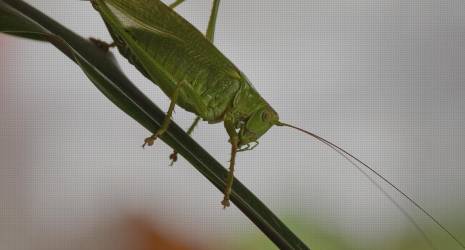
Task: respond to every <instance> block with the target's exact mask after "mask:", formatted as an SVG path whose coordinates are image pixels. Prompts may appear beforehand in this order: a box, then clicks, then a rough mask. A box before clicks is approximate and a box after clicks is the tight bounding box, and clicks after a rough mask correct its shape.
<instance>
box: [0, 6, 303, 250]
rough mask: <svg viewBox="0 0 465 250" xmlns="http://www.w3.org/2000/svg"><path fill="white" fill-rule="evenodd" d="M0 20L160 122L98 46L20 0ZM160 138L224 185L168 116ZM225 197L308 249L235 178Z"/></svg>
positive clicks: (125, 105)
mask: <svg viewBox="0 0 465 250" xmlns="http://www.w3.org/2000/svg"><path fill="white" fill-rule="evenodd" d="M0 21H1V22H0V32H3V33H8V34H13V35H17V36H21V37H27V38H33V39H38V40H46V41H49V42H51V43H52V44H53V45H55V46H56V47H57V48H58V49H60V50H61V51H62V52H63V53H64V54H66V55H67V56H68V57H69V58H70V59H72V60H73V61H75V62H76V63H77V64H78V65H79V66H80V67H81V68H82V70H83V71H84V72H85V73H86V75H87V76H88V77H89V79H90V80H91V81H92V82H93V83H94V84H95V86H96V87H97V88H98V89H99V90H100V91H101V92H102V93H103V94H104V95H105V96H106V97H107V98H108V99H110V100H111V101H112V102H113V103H114V104H115V105H116V106H118V107H119V108H120V109H121V110H123V111H124V112H125V113H127V114H128V115H129V116H131V117H132V118H134V119H135V120H136V121H137V122H138V123H140V124H141V125H142V126H144V127H145V128H146V129H148V130H150V131H151V132H155V131H156V130H157V129H158V128H159V127H160V125H161V124H162V121H163V119H164V117H165V114H164V112H163V111H161V110H160V109H159V108H158V107H157V106H156V105H155V104H154V103H153V102H151V101H150V99H148V98H147V97H146V96H145V95H144V94H143V93H142V92H141V91H140V90H139V89H137V87H135V85H134V84H133V83H131V81H130V80H129V79H128V78H127V77H126V76H125V75H124V74H123V73H122V72H121V70H120V69H119V68H118V65H117V64H116V63H115V60H114V58H113V56H112V54H111V53H105V52H103V51H102V50H100V49H98V48H97V47H96V46H95V45H94V44H93V43H91V42H89V41H88V40H87V39H84V38H82V37H80V36H78V35H76V34H75V33H73V32H72V31H70V30H68V29H67V28H65V27H63V26H62V25H60V24H59V23H57V22H55V21H54V20H52V19H50V18H49V17H47V16H46V15H44V14H43V13H41V12H40V11H38V10H36V9H35V8H33V7H32V6H30V5H28V4H26V3H24V2H23V1H20V0H0ZM161 139H162V140H163V141H164V142H165V143H167V144H168V145H170V146H171V147H172V148H173V149H175V150H176V151H177V152H179V153H180V154H181V155H182V156H183V157H184V158H185V159H187V160H188V161H189V162H190V163H191V164H192V165H193V166H194V167H195V168H196V169H197V170H198V171H199V172H200V173H201V174H202V175H204V176H205V177H206V178H207V179H208V180H209V181H210V182H211V183H212V184H213V185H215V187H217V188H218V189H219V190H223V189H224V186H225V179H226V175H227V170H226V169H225V168H224V167H223V166H222V165H221V164H219V163H218V162H217V161H216V160H215V159H214V158H213V157H212V156H210V155H209V154H208V152H206V151H205V150H204V149H203V148H202V147H200V146H199V145H198V144H197V143H196V142H195V141H194V140H192V138H191V137H190V136H188V135H187V134H186V133H185V132H184V131H183V130H182V129H181V128H180V127H179V126H177V125H176V124H175V123H174V122H172V123H171V125H170V127H169V129H168V131H167V132H166V133H165V134H164V135H163V136H162V138H161ZM231 200H232V202H233V203H234V204H236V206H237V207H238V208H239V209H240V210H241V211H242V212H243V213H244V214H245V215H246V216H247V217H248V218H249V219H250V220H251V221H252V222H254V223H255V224H256V225H257V226H258V227H259V228H260V229H261V230H262V231H263V232H264V233H265V234H266V235H267V236H268V237H269V238H270V239H271V240H272V241H273V242H274V243H275V244H276V245H277V246H278V247H280V248H282V249H308V247H307V246H305V244H304V243H303V242H302V241H301V240H300V239H299V238H297V237H296V236H295V235H294V234H293V233H292V232H291V231H290V230H289V229H288V228H287V227H286V225H284V224H283V223H282V222H281V221H280V220H279V219H278V218H277V217H276V216H275V215H274V214H273V213H272V212H271V211H270V210H269V209H268V208H267V207H266V206H265V205H264V204H263V203H262V202H261V201H260V200H258V199H257V198H256V197H255V196H254V194H253V193H251V192H250V191H249V190H248V189H247V188H246V187H245V186H244V185H242V184H241V183H240V182H239V181H238V180H237V179H236V180H235V181H234V185H233V189H232V193H231ZM218 207H220V206H218Z"/></svg>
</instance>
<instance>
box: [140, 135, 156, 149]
mask: <svg viewBox="0 0 465 250" xmlns="http://www.w3.org/2000/svg"><path fill="white" fill-rule="evenodd" d="M157 137H158V136H157V135H156V134H155V135H152V136H150V137H147V138H145V140H144V144H143V145H142V147H143V148H144V147H145V145H148V146H152V145H153V144H154V143H155V140H156V139H157Z"/></svg>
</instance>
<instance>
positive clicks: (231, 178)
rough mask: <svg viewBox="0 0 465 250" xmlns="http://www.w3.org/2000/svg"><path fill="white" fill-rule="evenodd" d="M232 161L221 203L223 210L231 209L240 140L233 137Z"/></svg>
mask: <svg viewBox="0 0 465 250" xmlns="http://www.w3.org/2000/svg"><path fill="white" fill-rule="evenodd" d="M230 140H231V160H230V161H229V172H228V177H227V178H226V187H225V189H224V198H223V201H221V204H222V205H223V208H226V207H229V205H230V204H229V196H230V195H231V188H232V184H233V181H234V165H235V164H236V153H237V144H238V143H239V138H238V137H237V136H234V137H231V139H230Z"/></svg>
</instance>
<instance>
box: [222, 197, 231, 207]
mask: <svg viewBox="0 0 465 250" xmlns="http://www.w3.org/2000/svg"><path fill="white" fill-rule="evenodd" d="M221 205H223V209H226V208H227V207H229V206H230V205H231V204H230V203H229V198H226V197H225V198H224V199H223V201H221Z"/></svg>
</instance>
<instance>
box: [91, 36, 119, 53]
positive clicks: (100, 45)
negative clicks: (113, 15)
mask: <svg viewBox="0 0 465 250" xmlns="http://www.w3.org/2000/svg"><path fill="white" fill-rule="evenodd" d="M89 41H91V42H92V43H93V44H95V46H97V47H98V48H99V49H101V50H103V51H105V52H108V51H109V50H110V48H113V47H116V43H115V42H111V43H107V42H105V41H102V40H100V39H97V38H94V37H89Z"/></svg>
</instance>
